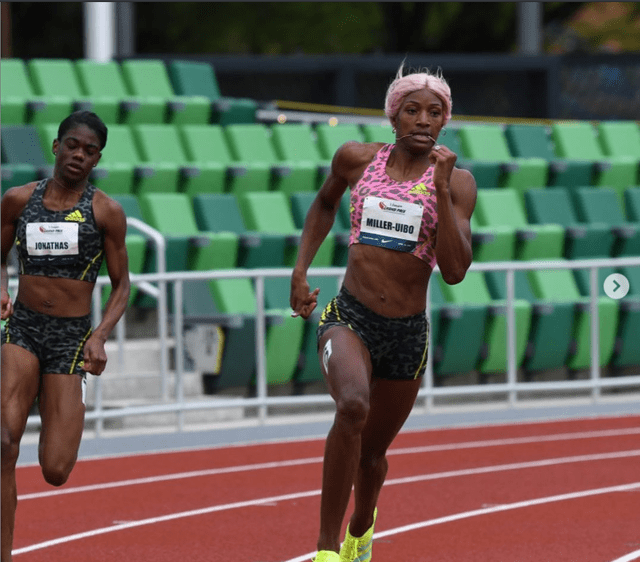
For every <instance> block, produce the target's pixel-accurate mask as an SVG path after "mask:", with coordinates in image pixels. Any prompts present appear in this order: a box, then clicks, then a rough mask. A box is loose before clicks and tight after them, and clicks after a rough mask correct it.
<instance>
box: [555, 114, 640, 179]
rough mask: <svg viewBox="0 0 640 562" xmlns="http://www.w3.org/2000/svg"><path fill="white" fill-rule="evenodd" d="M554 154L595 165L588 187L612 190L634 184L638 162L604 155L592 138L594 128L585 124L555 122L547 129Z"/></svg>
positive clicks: (631, 158) (629, 158) (633, 159)
mask: <svg viewBox="0 0 640 562" xmlns="http://www.w3.org/2000/svg"><path fill="white" fill-rule="evenodd" d="M551 129H552V137H553V140H554V142H555V146H556V152H557V153H558V155H559V156H561V157H563V158H575V159H587V160H590V161H592V162H594V163H595V166H596V168H595V169H596V174H595V177H594V181H593V182H592V185H598V186H609V187H613V188H615V189H616V190H623V189H626V188H627V187H628V186H630V185H634V184H635V183H636V181H637V177H638V159H637V157H635V158H634V157H629V156H606V155H605V153H604V152H603V150H602V148H601V146H600V144H599V143H598V139H597V137H596V129H595V128H594V127H593V126H592V125H591V123H589V122H586V121H577V122H571V123H567V122H555V123H553V125H552V126H551Z"/></svg>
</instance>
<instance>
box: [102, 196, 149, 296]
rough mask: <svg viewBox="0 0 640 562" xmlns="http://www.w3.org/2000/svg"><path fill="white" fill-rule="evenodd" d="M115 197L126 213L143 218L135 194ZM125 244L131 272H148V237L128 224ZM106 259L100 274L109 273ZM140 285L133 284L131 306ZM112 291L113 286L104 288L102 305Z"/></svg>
mask: <svg viewBox="0 0 640 562" xmlns="http://www.w3.org/2000/svg"><path fill="white" fill-rule="evenodd" d="M113 199H114V200H115V201H117V202H118V203H120V205H122V210H123V211H124V214H125V215H126V216H127V218H128V217H133V218H137V219H140V220H142V214H141V211H140V206H139V204H138V201H137V199H136V197H135V196H133V195H114V196H113ZM125 245H126V246H127V255H128V258H129V272H131V273H146V271H145V266H146V264H147V249H148V244H147V238H146V236H145V235H143V234H140V232H139V231H138V230H137V229H136V228H135V227H133V226H131V225H127V234H126V237H125ZM107 274H108V271H107V264H106V260H105V261H103V262H102V267H101V269H100V275H107ZM138 292H139V290H138V287H137V286H136V285H135V284H133V283H132V284H131V293H130V294H129V302H128V305H129V306H134V305H135V302H136V298H137V296H138ZM110 293H111V286H110V285H105V286H104V287H103V288H102V306H103V308H104V306H105V305H106V303H107V300H108V298H109V295H110Z"/></svg>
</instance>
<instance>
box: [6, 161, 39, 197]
mask: <svg viewBox="0 0 640 562" xmlns="http://www.w3.org/2000/svg"><path fill="white" fill-rule="evenodd" d="M37 179H39V178H38V172H37V170H36V168H35V166H33V165H31V164H5V163H4V162H3V163H2V195H4V194H5V193H6V191H7V190H8V189H11V188H12V187H16V186H19V185H25V184H27V183H30V182H32V181H36V180H37Z"/></svg>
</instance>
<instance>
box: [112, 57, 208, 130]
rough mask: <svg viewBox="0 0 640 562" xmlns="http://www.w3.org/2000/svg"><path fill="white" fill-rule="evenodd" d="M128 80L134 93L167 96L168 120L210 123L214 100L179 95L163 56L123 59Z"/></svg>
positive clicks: (122, 64)
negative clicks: (159, 57)
mask: <svg viewBox="0 0 640 562" xmlns="http://www.w3.org/2000/svg"><path fill="white" fill-rule="evenodd" d="M120 67H121V69H122V74H123V77H124V81H125V84H126V86H127V89H128V91H129V93H130V94H131V95H134V96H153V97H160V98H162V99H163V100H164V104H165V107H166V110H167V113H166V119H165V121H166V122H168V123H175V124H187V123H191V124H197V123H203V124H204V123H209V121H210V118H211V103H210V101H209V99H208V98H206V97H204V96H178V95H176V94H175V93H174V91H173V88H172V86H171V81H170V80H169V74H168V72H167V69H166V67H165V65H164V62H162V61H161V60H153V59H146V60H142V59H127V60H124V61H122V62H121V63H120Z"/></svg>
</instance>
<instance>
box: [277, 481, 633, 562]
mask: <svg viewBox="0 0 640 562" xmlns="http://www.w3.org/2000/svg"><path fill="white" fill-rule="evenodd" d="M638 487H640V482H633V483H631V484H622V485H620V486H609V487H607V488H595V489H592V490H583V491H581V492H572V493H569V494H559V495H556V496H548V497H546V498H537V499H532V500H525V501H520V502H515V503H509V504H503V505H497V506H493V507H487V508H484V509H475V510H473V511H465V512H462V513H455V514H453V515H447V516H445V517H438V518H436V519H429V520H427V521H420V522H418V523H413V524H411V525H404V526H402V527H396V528H395V529H389V530H387V531H380V532H378V533H374V534H373V538H374V539H381V538H384V537H389V536H392V535H399V534H401V533H407V532H409V531H415V530H417V529H424V528H425V527H433V526H434V525H442V524H444V523H451V522H452V521H460V520H462V519H469V518H471V517H478V516H480V515H489V514H492V513H500V512H502V511H512V510H515V509H521V508H525V507H532V506H537V505H544V504H548V503H554V502H560V501H567V500H573V499H579V498H586V497H590V496H597V495H602V494H610V493H614V492H626V491H628V490H633V489H635V488H638ZM315 554H316V551H312V552H309V553H307V554H303V555H302V556H298V557H296V558H291V559H289V560H286V561H285V562H309V561H310V560H311V558H312V557H313V556H315ZM631 555H638V556H640V551H638V552H636V553H632V554H631ZM631 555H630V556H631ZM635 559H636V558H627V557H624V558H620V559H619V560H614V562H630V561H631V560H635Z"/></svg>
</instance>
